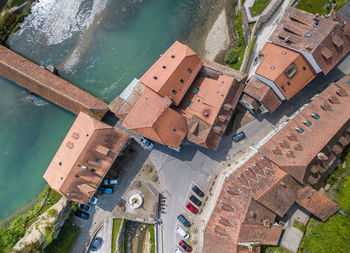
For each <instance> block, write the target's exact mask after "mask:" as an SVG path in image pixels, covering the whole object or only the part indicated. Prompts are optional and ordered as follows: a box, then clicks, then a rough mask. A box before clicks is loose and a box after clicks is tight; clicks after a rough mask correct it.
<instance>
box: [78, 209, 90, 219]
mask: <svg viewBox="0 0 350 253" xmlns="http://www.w3.org/2000/svg"><path fill="white" fill-rule="evenodd" d="M74 215H75V216H77V217H79V218H82V219H83V220H87V219H89V216H90V215H89V214H88V213H85V212H83V211H81V210H78V211H76V212H75V213H74Z"/></svg>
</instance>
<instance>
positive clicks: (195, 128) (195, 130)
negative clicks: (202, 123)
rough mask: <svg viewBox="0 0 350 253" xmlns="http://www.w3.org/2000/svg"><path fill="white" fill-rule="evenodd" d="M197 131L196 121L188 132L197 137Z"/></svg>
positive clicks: (197, 124)
mask: <svg viewBox="0 0 350 253" xmlns="http://www.w3.org/2000/svg"><path fill="white" fill-rule="evenodd" d="M198 131H199V123H198V121H196V122H194V123H193V124H192V126H191V128H190V132H191V133H192V134H194V135H197V134H198Z"/></svg>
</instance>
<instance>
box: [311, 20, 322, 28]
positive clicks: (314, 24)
mask: <svg viewBox="0 0 350 253" xmlns="http://www.w3.org/2000/svg"><path fill="white" fill-rule="evenodd" d="M312 25H313V26H314V27H319V26H320V23H318V22H317V21H316V22H315V23H313V24H312Z"/></svg>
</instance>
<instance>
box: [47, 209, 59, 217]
mask: <svg viewBox="0 0 350 253" xmlns="http://www.w3.org/2000/svg"><path fill="white" fill-rule="evenodd" d="M47 214H48V215H49V216H50V217H55V216H56V215H57V211H56V210H55V209H50V210H49V211H48V212H47Z"/></svg>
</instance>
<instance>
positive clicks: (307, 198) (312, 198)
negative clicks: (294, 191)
mask: <svg viewBox="0 0 350 253" xmlns="http://www.w3.org/2000/svg"><path fill="white" fill-rule="evenodd" d="M297 203H298V204H299V205H301V206H302V207H304V208H305V209H306V210H308V211H309V212H311V213H312V214H313V215H315V216H316V217H317V218H319V219H320V220H322V221H326V220H328V219H329V217H331V216H332V215H333V214H335V213H336V212H337V211H338V210H339V209H340V206H339V205H337V204H336V203H334V202H333V201H331V200H329V199H328V198H326V197H325V196H323V195H322V194H321V193H319V192H317V191H315V190H314V189H311V188H310V187H304V188H301V189H300V190H299V192H298V198H297Z"/></svg>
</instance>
